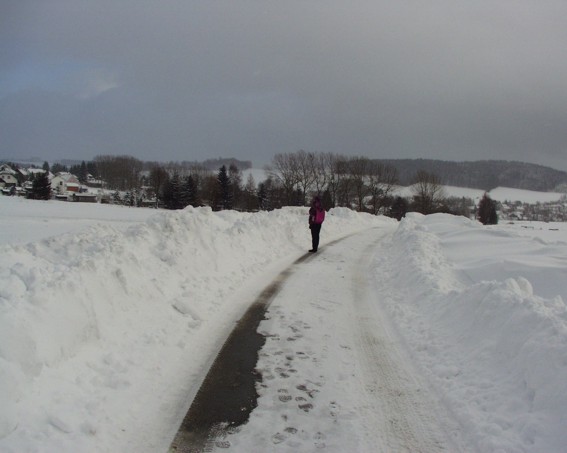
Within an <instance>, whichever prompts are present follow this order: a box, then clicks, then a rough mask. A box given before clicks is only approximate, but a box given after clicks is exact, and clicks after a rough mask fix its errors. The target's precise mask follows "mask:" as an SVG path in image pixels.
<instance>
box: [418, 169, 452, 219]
mask: <svg viewBox="0 0 567 453" xmlns="http://www.w3.org/2000/svg"><path fill="white" fill-rule="evenodd" d="M411 190H412V193H413V200H414V209H415V210H416V211H417V212H420V213H422V214H432V213H434V212H436V211H437V210H438V209H439V207H440V206H441V204H442V203H443V200H444V199H445V198H446V195H445V189H444V187H443V185H442V184H441V180H440V179H439V177H438V176H437V175H434V174H433V173H428V172H426V171H423V170H420V171H418V172H417V173H416V175H415V177H414V179H413V185H412V189H411Z"/></svg>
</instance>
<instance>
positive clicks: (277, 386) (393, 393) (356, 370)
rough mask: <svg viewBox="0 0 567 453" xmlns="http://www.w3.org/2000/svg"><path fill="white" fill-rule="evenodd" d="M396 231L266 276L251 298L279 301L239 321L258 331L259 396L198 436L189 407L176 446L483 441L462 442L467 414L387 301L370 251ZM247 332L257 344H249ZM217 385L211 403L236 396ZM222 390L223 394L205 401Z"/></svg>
mask: <svg viewBox="0 0 567 453" xmlns="http://www.w3.org/2000/svg"><path fill="white" fill-rule="evenodd" d="M390 234H391V231H380V230H369V231H366V232H364V233H360V234H357V235H354V236H351V237H348V238H346V239H344V240H341V241H337V242H336V243H333V244H329V245H327V246H326V247H324V248H321V249H320V251H319V252H318V253H317V254H315V255H311V256H310V257H304V258H302V259H300V260H298V262H296V263H295V264H294V265H293V266H292V268H290V269H288V270H287V271H285V272H284V273H282V274H281V275H280V278H279V279H278V280H277V281H276V282H274V283H273V284H272V285H270V286H268V287H267V288H266V290H265V291H264V292H263V293H262V296H261V300H259V301H256V303H255V304H254V306H256V307H258V306H259V305H261V304H264V305H265V304H268V303H269V304H270V305H269V308H268V309H267V312H266V314H265V317H266V319H265V320H262V321H261V320H260V318H261V317H258V316H256V318H255V319H256V321H254V322H250V323H248V322H246V321H244V320H243V322H242V323H241V324H240V325H239V328H240V327H242V325H245V324H248V325H249V326H252V327H253V328H254V329H255V330H254V334H256V330H257V333H259V334H261V337H260V338H261V339H260V341H259V342H257V348H256V349H257V350H256V351H254V352H253V353H254V354H256V356H257V358H258V360H257V363H256V365H255V367H254V369H253V370H251V371H250V373H251V375H252V376H253V377H254V380H253V381H251V382H253V385H254V386H255V388H256V389H257V390H258V393H259V398H258V399H257V400H256V398H255V396H256V395H252V396H253V401H250V400H249V399H247V400H246V401H248V402H247V403H245V404H244V403H242V402H240V403H237V404H240V406H239V407H238V408H237V409H238V410H240V411H241V412H242V413H243V414H246V415H245V416H244V417H240V418H239V420H238V421H236V419H235V418H234V417H232V419H231V418H229V417H225V416H222V415H221V417H220V418H218V419H216V420H215V421H213V422H211V423H209V428H207V433H206V435H205V437H207V439H206V440H205V439H204V437H203V433H202V434H201V435H200V436H201V439H200V440H199V439H197V440H195V439H194V440H193V441H194V442H195V443H194V444H193V447H183V446H181V440H182V438H183V437H184V438H185V441H186V442H187V441H188V442H189V443H190V442H191V435H187V433H188V432H190V431H191V430H192V429H193V428H192V424H193V423H194V422H192V421H191V420H190V414H191V411H190V414H189V415H188V417H187V418H186V420H185V422H184V425H183V426H182V430H181V431H180V434H179V435H178V437H177V438H176V441H177V444H176V442H174V447H175V448H177V450H175V449H172V451H227V450H230V451H239V452H264V451H265V452H268V451H282V452H310V451H315V450H317V451H318V450H324V451H329V452H345V451H351V452H393V451H395V452H404V451H407V452H428V453H430V452H442V451H444V452H455V451H463V450H466V451H471V450H472V451H474V448H470V446H463V440H462V439H461V436H460V428H459V426H457V425H456V424H455V423H454V421H453V420H452V418H451V416H450V414H448V413H447V411H446V410H445V408H444V406H443V405H442V404H441V403H440V401H439V399H438V398H437V397H436V395H435V392H433V391H432V390H431V389H430V388H429V385H428V383H427V382H425V381H424V380H423V379H422V377H421V376H420V373H419V370H417V369H416V368H415V367H414V366H413V365H412V360H411V357H410V355H409V354H408V353H407V351H406V349H405V348H404V346H403V342H402V341H401V340H400V339H399V337H398V336H397V334H396V332H395V328H394V326H393V325H392V324H391V322H390V321H389V319H388V318H387V316H386V315H385V312H384V311H383V310H382V308H381V303H380V294H381V288H380V285H383V284H387V282H386V279H381V278H380V269H376V267H375V266H374V265H373V263H374V257H375V256H376V254H379V253H380V248H381V247H382V245H383V244H384V241H387V240H388V238H389V235H390ZM262 298H263V299H262ZM258 323H259V327H258V328H257V329H256V328H255V327H254V324H256V325H258ZM239 342H240V343H241V346H242V348H247V354H250V350H251V349H252V347H251V346H250V345H247V344H246V342H245V341H241V340H236V341H235V342H234V344H238V343H239ZM227 343H230V341H227ZM258 349H259V351H258ZM231 351H232V352H229V353H228V356H230V357H232V358H234V357H235V356H237V355H238V354H236V353H235V352H234V350H233V349H232V350H231ZM221 356H222V353H221ZM213 368H214V366H213ZM229 368H230V369H231V370H234V369H235V368H236V366H232V365H231V366H230V367H229ZM228 372H229V371H228V370H226V368H225V369H224V371H222V373H225V374H226V373H228ZM214 373H217V374H218V371H217V372H214ZM214 373H213V374H214ZM208 379H209V378H208ZM233 382H234V381H233ZM232 388H233V390H232V391H233V392H239V391H241V390H242V391H244V386H242V388H240V386H239V385H236V384H235V385H234V386H233V387H232ZM247 388H248V390H246V392H248V395H251V394H252V393H254V392H250V387H247ZM209 392H210V395H211V396H208V397H207V396H206V395H205V397H204V399H203V400H202V401H201V402H199V403H198V405H199V407H200V409H199V411H203V413H205V414H209V415H210V414H213V413H214V414H222V411H221V410H220V409H218V404H219V403H220V404H221V406H222V405H223V404H226V405H228V404H230V403H231V401H232V400H236V401H238V399H237V398H233V397H227V396H222V395H223V393H222V391H220V390H219V391H215V386H214V385H213V386H212V387H211V390H210V391H209ZM203 393H204V392H200V394H201V396H203ZM213 395H216V398H217V401H216V402H215V403H214V404H213V402H212V400H211V403H210V405H208V403H207V398H214V396H213ZM196 400H197V399H196ZM195 404H196V403H194V406H195ZM194 406H193V407H194ZM193 407H192V409H193ZM238 410H237V412H238ZM223 417H224V418H223ZM245 418H248V421H247V422H246V423H244V424H242V421H243V419H245ZM183 433H185V434H183ZM193 437H195V436H193ZM197 437H199V436H197ZM183 448H185V449H183ZM191 448H192V449H191Z"/></svg>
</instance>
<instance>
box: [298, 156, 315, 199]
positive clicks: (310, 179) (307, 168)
mask: <svg viewBox="0 0 567 453" xmlns="http://www.w3.org/2000/svg"><path fill="white" fill-rule="evenodd" d="M293 157H294V159H295V161H296V162H297V187H298V188H299V189H300V190H301V192H302V204H303V205H305V201H306V196H307V194H308V192H310V191H311V190H312V188H313V186H314V184H315V181H316V180H317V173H316V171H317V170H316V165H317V158H316V155H315V153H312V152H306V151H303V150H300V151H298V152H296V153H295V154H294V156H293Z"/></svg>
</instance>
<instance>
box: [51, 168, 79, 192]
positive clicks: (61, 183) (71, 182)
mask: <svg viewBox="0 0 567 453" xmlns="http://www.w3.org/2000/svg"><path fill="white" fill-rule="evenodd" d="M80 189H81V184H80V183H79V179H78V178H77V177H76V176H75V175H73V174H72V173H69V172H60V173H57V174H56V175H55V176H54V177H53V178H52V179H51V190H53V191H54V192H55V193H56V194H59V195H63V194H65V193H67V192H73V193H78V192H79V191H80Z"/></svg>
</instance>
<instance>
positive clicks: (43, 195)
mask: <svg viewBox="0 0 567 453" xmlns="http://www.w3.org/2000/svg"><path fill="white" fill-rule="evenodd" d="M31 195H32V198H33V199H34V200H49V199H51V181H49V176H48V174H47V172H42V173H39V174H38V175H37V176H36V177H35V178H34V180H33V183H32V191H31Z"/></svg>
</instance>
